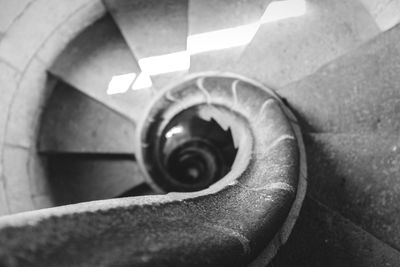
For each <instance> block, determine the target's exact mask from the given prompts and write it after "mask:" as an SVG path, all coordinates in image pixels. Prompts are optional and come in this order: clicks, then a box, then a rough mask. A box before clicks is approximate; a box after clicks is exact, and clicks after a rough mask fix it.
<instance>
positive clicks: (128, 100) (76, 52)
mask: <svg viewBox="0 0 400 267" xmlns="http://www.w3.org/2000/svg"><path fill="white" fill-rule="evenodd" d="M105 36H107V38H106V39H105ZM50 71H51V73H53V74H54V75H56V76H57V77H59V78H61V79H62V80H64V81H65V82H67V83H68V84H70V85H72V86H74V87H75V88H76V89H78V90H81V91H82V92H84V93H85V94H87V95H89V96H91V97H93V98H94V99H96V100H98V101H99V102H101V103H103V104H104V105H106V106H108V107H110V108H112V109H114V110H116V111H118V112H120V113H121V114H123V115H125V116H127V117H129V118H132V119H134V120H138V118H140V115H141V111H142V109H143V107H144V105H145V104H147V102H148V100H149V97H151V92H150V90H146V89H145V90H138V91H133V90H131V89H130V86H131V85H130V84H127V85H126V87H127V88H126V93H124V94H115V95H108V94H107V88H108V85H109V83H110V81H111V79H112V78H113V77H114V76H119V75H124V74H130V73H134V74H136V75H138V74H139V73H140V69H139V66H138V65H137V62H136V59H135V58H134V56H133V54H132V53H131V51H130V49H129V47H128V46H127V44H126V42H125V40H124V39H123V37H122V35H121V32H120V31H119V29H118V28H117V25H116V24H115V23H114V21H113V20H112V18H111V16H110V15H107V16H105V17H103V18H101V19H99V20H98V21H97V22H96V23H94V24H93V25H91V26H90V27H89V28H87V29H86V30H85V31H83V32H82V33H81V34H80V35H79V36H77V37H76V39H75V40H73V41H72V42H71V43H70V44H69V45H68V46H67V47H66V48H65V50H64V51H63V53H62V54H61V55H60V56H59V57H58V58H57V60H56V61H55V63H54V65H53V66H52V67H51V69H50ZM132 103H135V104H132Z"/></svg>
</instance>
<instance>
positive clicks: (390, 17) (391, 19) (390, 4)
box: [360, 0, 400, 31]
mask: <svg viewBox="0 0 400 267" xmlns="http://www.w3.org/2000/svg"><path fill="white" fill-rule="evenodd" d="M360 1H361V3H362V4H363V5H364V6H365V8H366V9H367V10H368V11H369V13H370V14H371V16H372V17H373V18H374V19H375V21H376V24H377V25H378V26H379V28H380V29H381V31H387V30H389V29H390V28H392V27H393V26H395V25H396V24H398V23H399V22H400V1H399V0H360Z"/></svg>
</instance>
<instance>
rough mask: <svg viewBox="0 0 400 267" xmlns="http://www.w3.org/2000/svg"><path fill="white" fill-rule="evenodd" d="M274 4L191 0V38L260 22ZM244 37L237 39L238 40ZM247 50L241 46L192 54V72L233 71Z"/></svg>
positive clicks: (259, 0) (266, 1) (253, 0)
mask: <svg viewBox="0 0 400 267" xmlns="http://www.w3.org/2000/svg"><path fill="white" fill-rule="evenodd" d="M270 2H271V0H240V1H230V0H222V1H221V0H201V1H197V0H191V1H190V5H189V35H196V34H204V33H209V32H214V31H218V30H223V29H231V28H235V27H238V26H243V25H247V24H250V23H255V22H258V21H259V19H260V18H261V16H262V15H263V13H264V11H265V9H266V8H267V6H268V4H269V3H270ZM240 37H241V36H236V38H240ZM189 38H190V36H189ZM212 41H215V39H214V40H211V42H212ZM243 49H244V46H239V47H233V48H227V49H223V50H215V51H212V50H211V51H207V52H203V53H199V54H194V55H191V62H190V71H191V72H196V71H204V70H226V69H227V68H231V67H232V66H231V65H233V64H235V61H236V60H237V59H238V58H239V56H240V54H241V53H242V51H243Z"/></svg>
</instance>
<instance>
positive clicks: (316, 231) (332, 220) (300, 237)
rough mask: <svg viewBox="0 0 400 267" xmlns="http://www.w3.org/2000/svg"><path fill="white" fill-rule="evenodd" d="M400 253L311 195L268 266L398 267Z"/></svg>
mask: <svg viewBox="0 0 400 267" xmlns="http://www.w3.org/2000/svg"><path fill="white" fill-rule="evenodd" d="M399 262H400V253H399V252H398V251H397V250H395V249H393V248H391V247H390V246H388V245H387V244H385V243H383V242H382V241H380V240H378V239H376V238H375V237H374V236H372V235H370V234H369V233H367V232H365V231H364V230H362V229H360V228H359V227H357V226H356V225H354V224H353V223H352V222H350V221H349V220H347V219H345V218H343V217H342V216H341V215H339V214H338V213H336V212H334V211H332V210H330V209H329V208H327V207H325V206H324V205H322V204H320V203H319V202H317V201H315V200H314V199H312V198H310V197H306V199H305V201H304V203H303V208H302V211H301V212H300V216H299V219H298V221H297V222H296V225H295V227H294V229H293V232H292V234H291V236H290V237H289V240H288V241H287V243H286V244H285V245H284V246H283V247H282V248H281V250H280V251H279V252H278V255H277V256H276V257H275V259H274V260H273V261H272V263H271V264H269V265H268V266H270V267H281V266H282V267H283V266H285V267H286V266H296V267H302V266H304V267H306V266H307V267H317V266H320V267H347V266H348V267H364V266H393V267H394V266H398V263H399Z"/></svg>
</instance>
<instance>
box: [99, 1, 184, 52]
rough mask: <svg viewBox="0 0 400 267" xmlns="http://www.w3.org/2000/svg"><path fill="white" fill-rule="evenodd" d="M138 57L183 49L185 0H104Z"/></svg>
mask: <svg viewBox="0 0 400 267" xmlns="http://www.w3.org/2000/svg"><path fill="white" fill-rule="evenodd" d="M104 2H105V3H106V5H107V7H108V10H109V11H110V12H111V14H112V16H113V18H114V19H115V22H116V24H117V25H118V27H119V29H120V30H121V32H122V34H123V36H124V38H125V40H126V42H127V43H128V45H129V47H130V49H131V50H132V52H133V54H134V55H135V57H136V58H137V59H142V58H146V57H153V56H160V55H165V54H170V53H174V52H181V51H185V50H186V37H187V33H188V25H187V23H188V15H187V14H188V0H139V1H129V0H125V1H124V0H105V1H104Z"/></svg>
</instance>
